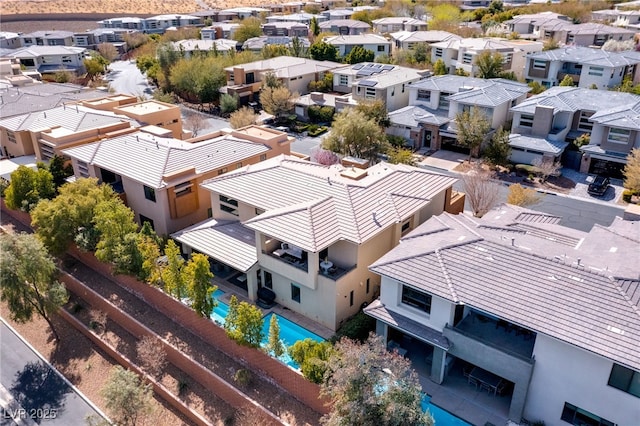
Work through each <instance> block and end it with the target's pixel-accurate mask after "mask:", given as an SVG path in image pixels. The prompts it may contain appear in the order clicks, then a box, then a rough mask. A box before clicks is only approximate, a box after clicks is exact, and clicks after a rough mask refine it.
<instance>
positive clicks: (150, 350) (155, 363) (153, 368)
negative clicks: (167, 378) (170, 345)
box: [136, 336, 167, 379]
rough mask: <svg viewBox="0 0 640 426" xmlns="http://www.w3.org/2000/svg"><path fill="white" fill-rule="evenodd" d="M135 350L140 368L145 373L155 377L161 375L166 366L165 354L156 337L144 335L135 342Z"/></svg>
mask: <svg viewBox="0 0 640 426" xmlns="http://www.w3.org/2000/svg"><path fill="white" fill-rule="evenodd" d="M136 352H137V355H138V360H139V362H140V364H142V368H143V369H144V370H145V371H146V372H147V373H149V374H150V375H151V376H153V377H154V378H156V379H157V378H158V377H160V376H161V375H162V371H163V370H164V368H165V367H166V366H167V354H166V352H165V350H164V347H163V346H162V343H161V342H160V341H159V340H158V339H157V338H155V337H152V336H144V337H143V338H142V339H140V340H139V341H138V343H137V344H136Z"/></svg>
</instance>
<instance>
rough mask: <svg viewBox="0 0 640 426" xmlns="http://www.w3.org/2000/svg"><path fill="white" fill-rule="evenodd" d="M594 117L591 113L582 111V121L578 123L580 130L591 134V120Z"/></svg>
mask: <svg viewBox="0 0 640 426" xmlns="http://www.w3.org/2000/svg"><path fill="white" fill-rule="evenodd" d="M592 115H593V112H590V111H580V121H578V130H584V131H585V132H589V133H591V130H592V129H593V123H592V122H591V120H589V118H590V117H591V116H592Z"/></svg>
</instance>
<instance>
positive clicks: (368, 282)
mask: <svg viewBox="0 0 640 426" xmlns="http://www.w3.org/2000/svg"><path fill="white" fill-rule="evenodd" d="M370 287H371V278H367V294H369V290H370V289H371V288H370Z"/></svg>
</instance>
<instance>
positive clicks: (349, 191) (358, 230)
mask: <svg viewBox="0 0 640 426" xmlns="http://www.w3.org/2000/svg"><path fill="white" fill-rule="evenodd" d="M352 188H353V189H355V188H362V187H359V186H351V185H345V186H344V189H345V192H346V197H347V202H348V203H349V211H350V212H351V217H352V218H353V222H352V223H353V226H354V228H355V229H356V233H357V234H358V241H362V232H360V225H359V224H358V218H356V213H355V211H354V209H353V199H352V198H351V189H352ZM341 225H342V222H341ZM340 227H341V228H342V226H340Z"/></svg>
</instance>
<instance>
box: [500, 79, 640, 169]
mask: <svg viewBox="0 0 640 426" xmlns="http://www.w3.org/2000/svg"><path fill="white" fill-rule="evenodd" d="M639 101H640V96H637V95H633V94H631V93H624V92H613V91H609V90H593V89H585V88H580V87H559V86H556V87H552V88H550V89H548V90H546V91H544V92H542V93H540V94H538V95H535V96H532V97H530V98H529V99H527V100H526V101H524V102H522V103H520V104H518V105H515V106H514V107H512V108H511V111H512V113H513V125H512V127H511V132H512V133H513V134H515V135H519V136H521V137H516V136H514V135H512V138H511V139H510V141H509V144H510V145H511V161H513V162H514V163H524V164H531V163H532V162H533V160H534V159H536V158H542V157H548V158H555V159H557V158H558V157H559V156H560V155H561V154H562V152H563V151H564V149H565V148H566V146H567V142H571V141H573V140H575V139H576V138H577V137H579V136H580V135H582V134H589V135H592V138H593V139H592V140H591V142H590V144H589V145H587V146H584V147H583V149H584V151H583V152H584V153H585V155H584V156H583V158H582V162H581V164H580V167H581V169H582V170H583V171H594V169H600V168H602V167H603V166H605V165H606V167H605V169H606V171H607V173H609V174H611V175H612V176H615V177H620V174H621V172H620V169H621V167H622V166H623V165H624V163H625V162H626V156H627V154H628V153H629V150H630V149H631V148H633V147H634V146H637V145H636V144H637V142H636V138H635V131H632V130H630V129H629V128H630V127H634V126H633V122H632V121H630V122H628V123H626V124H625V123H624V119H623V120H622V122H618V121H616V120H612V121H610V122H609V123H610V124H611V126H610V127H613V128H614V131H613V133H611V136H609V133H610V132H609V130H608V126H607V124H606V118H605V117H607V116H609V114H614V116H615V114H617V113H618V112H620V113H621V114H622V115H623V116H624V114H625V113H624V112H623V111H625V110H629V109H633V108H635V105H636V104H637V103H638V102H639ZM627 114H629V113H627ZM631 114H633V113H631ZM594 116H595V117H596V118H598V117H600V123H596V121H595V119H594V118H593V117H594ZM611 117H613V116H611ZM616 124H622V125H623V127H621V128H619V130H618V128H617V127H616ZM617 131H619V132H620V133H621V136H620V137H618V138H617V139H618V142H615V140H616V137H615V134H616V132H617ZM593 132H595V135H593ZM632 133H633V137H632ZM623 134H624V136H623ZM609 139H611V140H612V141H614V142H608V140H609ZM590 151H592V152H593V155H594V156H593V160H592V156H591V153H590ZM605 151H608V152H609V153H608V154H607V152H605ZM602 161H609V162H612V164H603V163H602ZM616 170H617V171H616Z"/></svg>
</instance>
